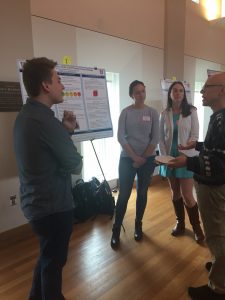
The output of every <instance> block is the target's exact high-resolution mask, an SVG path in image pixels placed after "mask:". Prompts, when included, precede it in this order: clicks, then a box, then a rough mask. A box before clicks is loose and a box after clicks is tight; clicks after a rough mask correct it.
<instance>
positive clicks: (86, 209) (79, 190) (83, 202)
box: [72, 178, 100, 223]
mask: <svg viewBox="0 0 225 300" xmlns="http://www.w3.org/2000/svg"><path fill="white" fill-rule="evenodd" d="M99 185H100V182H99V181H98V179H97V178H92V180H90V181H88V182H84V181H83V179H78V180H77V181H76V184H75V186H74V187H73V189H72V193H73V200H74V222H75V223H80V222H84V221H86V220H88V219H90V218H91V217H94V216H96V215H97V206H96V203H95V191H96V190H97V187H98V186H99Z"/></svg>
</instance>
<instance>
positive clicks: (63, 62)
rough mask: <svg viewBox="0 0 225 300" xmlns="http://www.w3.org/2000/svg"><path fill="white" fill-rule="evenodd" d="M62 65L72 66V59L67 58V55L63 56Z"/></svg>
mask: <svg viewBox="0 0 225 300" xmlns="http://www.w3.org/2000/svg"><path fill="white" fill-rule="evenodd" d="M62 64H63V65H72V57H71V56H68V55H66V56H63V59H62Z"/></svg>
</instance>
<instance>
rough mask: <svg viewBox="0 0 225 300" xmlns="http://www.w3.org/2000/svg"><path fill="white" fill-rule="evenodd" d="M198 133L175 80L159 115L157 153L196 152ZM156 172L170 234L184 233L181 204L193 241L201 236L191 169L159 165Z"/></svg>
mask: <svg viewBox="0 0 225 300" xmlns="http://www.w3.org/2000/svg"><path fill="white" fill-rule="evenodd" d="M198 134H199V123H198V116H197V110H196V108H195V107H194V106H192V105H190V104H188V101H187V97H186V92H185V88H184V86H183V83H182V82H180V81H175V82H173V83H172V85H171V86H170V88H169V91H168V100H167V108H166V109H165V110H164V111H163V112H162V113H161V115H160V142H159V151H160V154H161V155H171V156H173V157H176V156H179V155H183V154H185V155H186V156H196V155H197V154H198V152H197V151H196V150H194V147H195V143H196V141H197V140H198ZM160 175H161V176H163V177H167V178H168V181H169V184H170V189H171V193H172V200H173V201H172V202H173V206H174V210H175V214H176V219H177V223H176V225H175V227H174V228H173V229H172V232H171V234H172V235H173V236H178V235H181V234H184V232H185V212H184V206H185V207H186V210H187V213H188V216H189V220H190V223H191V225H192V228H193V231H194V234H195V240H196V241H197V242H200V241H202V240H204V234H203V232H202V229H201V226H200V221H199V212H198V205H197V203H196V201H195V199H194V196H193V184H194V183H193V173H192V172H190V171H188V170H187V169H186V167H183V168H178V169H171V168H168V167H167V166H166V165H161V166H160Z"/></svg>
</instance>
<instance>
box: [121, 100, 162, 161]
mask: <svg viewBox="0 0 225 300" xmlns="http://www.w3.org/2000/svg"><path fill="white" fill-rule="evenodd" d="M118 141H119V143H120V145H121V146H122V147H123V146H124V145H125V144H129V145H130V146H131V148H132V149H133V150H134V152H135V153H136V154H138V155H142V154H143V153H144V152H145V150H146V148H147V147H148V146H149V145H150V144H151V145H154V146H155V147H156V146H157V144H158V142H159V115H158V112H157V111H156V110H155V109H154V108H152V107H149V106H147V105H145V106H144V108H142V109H137V108H134V106H133V105H130V106H128V107H126V108H124V109H123V110H122V112H121V114H120V117H119V126H118ZM153 154H155V153H153ZM121 156H122V157H127V156H128V155H127V153H126V152H125V151H124V150H122V152H121Z"/></svg>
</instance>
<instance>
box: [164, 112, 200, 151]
mask: <svg viewBox="0 0 225 300" xmlns="http://www.w3.org/2000/svg"><path fill="white" fill-rule="evenodd" d="M198 136H199V123H198V115H197V110H196V109H194V108H193V109H192V110H191V114H190V115H189V116H188V117H183V116H182V114H180V117H179V120H178V145H180V144H181V145H183V146H185V145H186V144H187V142H191V141H197V140H198ZM172 140H173V112H172V109H170V110H169V111H168V110H164V111H163V112H162V113H161V115H160V123H159V152H160V154H161V155H169V154H170V150H171V146H172ZM180 152H182V153H184V154H185V155H186V156H189V157H191V156H196V155H198V153H199V152H198V151H196V150H195V149H190V150H182V151H180Z"/></svg>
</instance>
